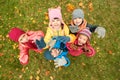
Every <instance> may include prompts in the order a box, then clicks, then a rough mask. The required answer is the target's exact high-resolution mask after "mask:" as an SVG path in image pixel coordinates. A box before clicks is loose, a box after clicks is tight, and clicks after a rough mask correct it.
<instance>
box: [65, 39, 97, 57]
mask: <svg viewBox="0 0 120 80" xmlns="http://www.w3.org/2000/svg"><path fill="white" fill-rule="evenodd" d="M66 46H67V48H68V51H69V54H71V55H72V56H79V55H81V54H83V53H84V54H85V55H86V56H88V57H91V56H94V54H95V50H94V48H93V47H92V46H91V45H90V43H88V42H87V43H86V44H84V45H82V46H78V45H77V39H76V40H75V41H74V42H68V43H66ZM85 47H86V49H87V50H88V51H85Z"/></svg>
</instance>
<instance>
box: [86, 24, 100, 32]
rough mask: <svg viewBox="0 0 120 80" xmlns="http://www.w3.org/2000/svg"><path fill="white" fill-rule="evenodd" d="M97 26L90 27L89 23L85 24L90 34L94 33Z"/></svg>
mask: <svg viewBox="0 0 120 80" xmlns="http://www.w3.org/2000/svg"><path fill="white" fill-rule="evenodd" d="M97 27H98V26H97V25H91V24H89V23H87V28H88V29H89V30H90V31H91V32H95V29H96V28H97Z"/></svg>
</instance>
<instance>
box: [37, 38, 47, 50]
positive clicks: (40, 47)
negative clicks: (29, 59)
mask: <svg viewBox="0 0 120 80" xmlns="http://www.w3.org/2000/svg"><path fill="white" fill-rule="evenodd" d="M35 44H36V46H37V48H38V49H42V48H44V47H45V46H46V43H45V41H44V39H43V37H42V38H41V39H40V40H36V42H35Z"/></svg>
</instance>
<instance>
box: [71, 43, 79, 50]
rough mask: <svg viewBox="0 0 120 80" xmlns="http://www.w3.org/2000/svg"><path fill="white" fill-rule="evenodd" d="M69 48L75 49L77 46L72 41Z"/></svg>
mask: <svg viewBox="0 0 120 80" xmlns="http://www.w3.org/2000/svg"><path fill="white" fill-rule="evenodd" d="M70 48H71V49H73V50H77V49H78V47H77V46H76V45H75V44H74V43H72V44H70Z"/></svg>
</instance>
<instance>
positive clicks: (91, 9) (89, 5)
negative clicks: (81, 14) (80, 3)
mask: <svg viewBox="0 0 120 80" xmlns="http://www.w3.org/2000/svg"><path fill="white" fill-rule="evenodd" d="M88 8H89V10H90V11H93V4H92V2H89V3H88Z"/></svg>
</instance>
